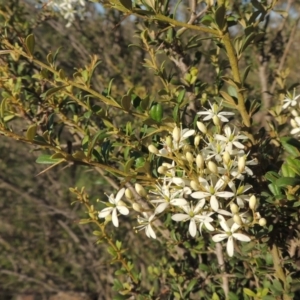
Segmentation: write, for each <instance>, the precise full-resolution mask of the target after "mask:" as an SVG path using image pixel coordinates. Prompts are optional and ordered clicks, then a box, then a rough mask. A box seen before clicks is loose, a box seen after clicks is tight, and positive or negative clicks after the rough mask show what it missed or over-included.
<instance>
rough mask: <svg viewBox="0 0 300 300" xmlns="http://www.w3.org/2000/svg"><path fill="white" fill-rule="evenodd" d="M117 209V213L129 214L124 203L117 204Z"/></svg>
mask: <svg viewBox="0 0 300 300" xmlns="http://www.w3.org/2000/svg"><path fill="white" fill-rule="evenodd" d="M117 210H118V211H119V213H120V214H121V215H124V216H126V215H128V214H129V209H128V208H127V207H126V206H124V205H118V206H117Z"/></svg>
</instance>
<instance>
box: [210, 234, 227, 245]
mask: <svg viewBox="0 0 300 300" xmlns="http://www.w3.org/2000/svg"><path fill="white" fill-rule="evenodd" d="M227 238H228V235H227V234H226V233H220V234H216V235H214V236H213V237H212V240H213V241H214V242H215V243H218V242H221V241H223V240H225V239H227Z"/></svg>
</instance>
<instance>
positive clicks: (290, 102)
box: [282, 90, 300, 109]
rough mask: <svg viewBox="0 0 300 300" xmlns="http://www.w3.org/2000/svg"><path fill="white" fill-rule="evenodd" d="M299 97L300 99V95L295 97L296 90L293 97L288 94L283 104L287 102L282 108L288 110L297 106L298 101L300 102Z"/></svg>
mask: <svg viewBox="0 0 300 300" xmlns="http://www.w3.org/2000/svg"><path fill="white" fill-rule="evenodd" d="M299 97H300V94H299V95H297V96H296V95H295V90H294V92H293V97H291V94H290V93H288V94H287V95H286V96H285V98H284V99H283V102H285V103H284V104H283V105H282V108H283V109H286V108H288V107H289V106H295V105H297V100H298V98H299Z"/></svg>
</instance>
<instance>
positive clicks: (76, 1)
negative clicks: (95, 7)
mask: <svg viewBox="0 0 300 300" xmlns="http://www.w3.org/2000/svg"><path fill="white" fill-rule="evenodd" d="M44 2H46V0H44ZM46 5H47V6H49V7H51V8H52V9H53V10H54V11H59V12H60V14H61V15H62V16H63V17H64V18H65V19H66V20H67V21H68V23H67V25H66V27H70V26H71V25H72V22H74V20H75V15H78V16H79V17H80V18H83V15H84V7H85V1H84V0H47V2H46Z"/></svg>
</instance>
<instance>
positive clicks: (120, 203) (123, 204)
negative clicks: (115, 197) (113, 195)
mask: <svg viewBox="0 0 300 300" xmlns="http://www.w3.org/2000/svg"><path fill="white" fill-rule="evenodd" d="M120 205H121V206H126V204H125V202H124V201H122V200H119V202H118V206H120Z"/></svg>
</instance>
